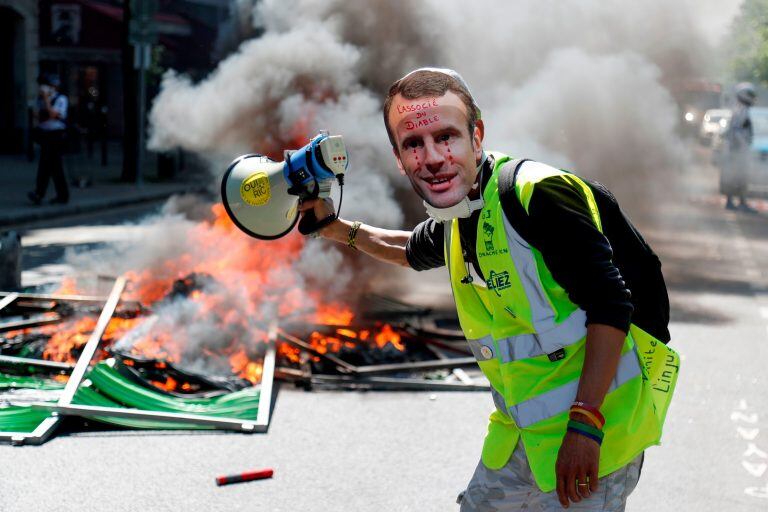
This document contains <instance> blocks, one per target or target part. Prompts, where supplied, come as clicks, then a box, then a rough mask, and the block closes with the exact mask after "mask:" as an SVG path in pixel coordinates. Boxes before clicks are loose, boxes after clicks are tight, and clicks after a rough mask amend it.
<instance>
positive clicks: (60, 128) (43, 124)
mask: <svg viewBox="0 0 768 512" xmlns="http://www.w3.org/2000/svg"><path fill="white" fill-rule="evenodd" d="M60 86H61V81H60V80H59V77H58V76H55V75H51V76H48V77H46V78H45V79H44V80H43V83H42V84H41V85H40V94H39V96H38V99H37V121H38V125H37V127H36V137H37V141H38V143H39V144H40V161H39V163H38V165H37V180H36V185H35V190H34V191H32V192H29V193H27V197H28V198H29V200H30V201H31V202H32V203H33V204H36V205H39V204H41V203H42V201H43V198H44V197H45V192H46V189H47V188H48V181H50V180H51V179H53V185H54V187H55V188H56V196H55V197H54V198H53V199H51V204H57V203H59V204H66V203H68V202H69V187H68V185H67V179H66V177H65V176H64V166H63V163H62V154H63V153H64V144H65V134H66V128H67V125H66V121H67V109H68V106H69V102H68V100H67V96H66V95H64V94H62V93H60V92H59V87H60Z"/></svg>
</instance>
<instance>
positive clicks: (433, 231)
mask: <svg viewBox="0 0 768 512" xmlns="http://www.w3.org/2000/svg"><path fill="white" fill-rule="evenodd" d="M443 246H444V242H443V224H442V223H440V222H437V221H435V220H434V219H427V220H425V221H424V222H422V223H421V224H419V225H418V226H416V228H414V230H413V233H412V234H411V238H409V239H408V242H407V243H406V244H405V257H406V258H407V259H408V263H409V264H410V265H411V267H413V268H414V269H415V270H429V269H432V268H438V267H442V266H444V265H445V255H444V254H443Z"/></svg>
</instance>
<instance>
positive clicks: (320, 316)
mask: <svg viewBox="0 0 768 512" xmlns="http://www.w3.org/2000/svg"><path fill="white" fill-rule="evenodd" d="M314 317H315V320H316V323H319V324H327V325H350V324H351V323H352V319H353V318H355V314H354V313H353V312H352V310H351V309H349V308H348V307H346V306H340V305H338V304H326V305H320V306H318V308H317V311H316V312H315V315H314Z"/></svg>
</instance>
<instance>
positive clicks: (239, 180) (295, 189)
mask: <svg viewBox="0 0 768 512" xmlns="http://www.w3.org/2000/svg"><path fill="white" fill-rule="evenodd" d="M284 158H285V160H284V161H283V162H275V161H274V160H271V159H269V158H267V157H265V156H263V155H257V154H249V155H242V156H240V157H238V158H236V159H235V160H234V162H232V163H231V164H230V166H229V168H227V171H226V172H225V173H224V177H223V178H222V180H221V198H222V201H223V202H224V208H225V209H226V211H227V214H228V215H229V217H230V218H231V219H232V221H233V222H234V223H235V225H236V226H237V227H238V228H240V229H241V230H242V231H244V232H245V233H247V234H249V235H251V236H253V237H255V238H259V239H262V240H274V239H276V238H280V237H282V236H285V235H287V234H288V233H290V232H291V231H292V230H293V228H294V226H295V225H296V222H297V221H298V219H299V201H303V200H305V199H314V198H326V197H329V196H330V193H331V185H332V184H333V182H334V181H336V182H338V184H339V187H340V188H341V191H342V193H343V191H344V188H343V187H344V173H345V172H346V170H347V166H348V162H349V160H348V155H347V150H346V148H345V146H344V140H343V139H342V137H341V135H333V136H329V135H328V133H327V132H320V134H319V135H317V136H316V137H314V138H313V139H312V140H310V142H309V144H307V145H306V146H304V147H303V148H301V149H298V150H295V151H290V150H289V151H285V154H284ZM342 198H343V196H342ZM339 208H341V200H339ZM337 211H338V210H337ZM335 219H336V215H331V216H329V217H327V218H325V219H319V220H318V219H316V218H315V216H314V214H313V213H312V211H311V210H309V211H307V212H306V213H305V214H304V217H303V218H302V219H301V221H300V222H299V231H300V232H301V233H302V234H304V235H308V234H310V233H314V232H315V231H317V230H319V229H321V228H323V227H325V226H327V225H328V224H330V223H331V222H333V221H334V220H335Z"/></svg>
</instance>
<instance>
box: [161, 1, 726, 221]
mask: <svg viewBox="0 0 768 512" xmlns="http://www.w3.org/2000/svg"><path fill="white" fill-rule="evenodd" d="M735 4H737V2H735V1H734V0H731V1H728V2H725V3H724V4H718V3H716V2H714V0H706V1H705V2H703V3H702V2H695V1H693V0H677V1H674V2H669V1H663V0H648V1H645V2H635V1H631V0H617V1H614V2H602V1H598V0H578V1H577V0H521V1H516V2H514V3H510V2H500V1H498V2H481V3H475V4H473V5H472V6H468V5H467V4H466V3H463V2H460V1H458V0H448V1H437V0H430V1H425V2H407V1H405V0H401V1H393V2H378V1H374V0H366V1H360V2H353V3H350V2H342V1H341V0H335V1H328V2H317V1H313V0H280V1H278V0H266V1H264V2H259V3H257V5H256V7H255V10H254V19H255V20H257V21H256V23H257V24H258V25H259V27H260V28H262V29H263V30H264V36H263V37H260V38H258V39H253V40H249V41H246V42H245V43H243V44H242V45H241V47H240V49H239V50H238V52H236V53H235V54H233V55H231V56H229V57H228V58H227V59H225V60H224V61H222V62H221V64H220V65H219V67H218V69H217V70H216V71H215V72H213V73H212V74H211V75H210V76H209V77H208V78H207V79H206V80H203V81H202V82H200V83H198V84H193V83H191V82H190V81H189V80H188V79H186V78H185V77H183V76H180V75H178V74H174V73H169V74H168V75H167V76H166V77H165V79H164V81H163V87H162V92H161V93H160V95H159V96H158V97H157V98H156V99H155V102H154V105H153V109H152V112H151V116H150V121H151V125H152V137H151V139H150V145H151V147H153V148H155V149H163V148H169V147H174V146H181V147H184V148H186V149H188V150H191V151H195V152H198V153H201V154H204V155H205V156H206V157H207V158H209V159H216V161H217V162H223V161H225V160H228V159H231V157H233V156H235V155H236V154H238V153H242V152H246V151H254V150H256V151H261V152H265V153H268V154H275V155H277V154H279V151H280V150H281V149H283V148H286V147H297V146H299V145H300V144H302V143H303V141H305V140H306V138H307V137H309V136H311V135H313V134H314V133H315V132H316V131H317V130H318V129H329V130H331V131H332V132H334V133H341V134H342V135H344V136H345V138H346V139H347V144H348V146H349V149H350V152H351V160H350V163H351V167H350V173H349V177H348V179H347V190H346V191H345V193H346V195H347V199H346V200H345V213H346V214H348V215H349V216H350V217H356V218H360V219H361V220H365V221H368V222H371V223H375V224H378V225H382V226H385V227H396V226H399V225H401V224H402V223H403V221H404V220H405V218H406V216H405V215H404V213H403V212H404V211H408V213H411V212H413V211H414V208H408V207H406V208H405V209H404V208H403V205H402V203H400V204H398V202H396V201H395V200H394V199H393V197H395V196H396V195H398V194H399V192H398V191H403V190H406V189H408V188H409V185H408V183H407V181H406V180H404V179H403V178H402V177H400V176H399V175H398V174H397V172H396V171H395V165H394V159H393V158H392V155H391V151H390V148H389V146H388V143H387V140H386V135H385V132H384V129H383V125H382V121H381V114H380V112H379V109H380V104H381V101H382V96H383V93H384V92H385V90H386V87H387V86H388V84H390V83H391V82H392V81H393V80H395V79H396V78H398V77H400V76H401V75H402V74H404V73H405V72H407V71H409V70H410V69H413V68H415V67H418V66H423V65H440V66H448V67H453V68H455V69H457V70H458V71H459V72H460V73H462V75H463V76H464V77H465V78H466V80H467V81H468V82H469V84H470V86H471V88H472V90H473V92H474V94H475V95H476V96H477V99H478V102H479V103H480V105H481V107H482V108H483V113H484V118H485V120H486V136H487V139H486V142H487V143H486V146H487V147H489V148H494V149H498V150H502V151H506V152H509V153H512V154H515V155H519V156H527V157H531V158H536V159H540V160H543V161H546V162H548V163H552V164H554V165H561V166H568V167H569V168H571V169H573V170H575V171H576V172H579V173H581V174H584V175H586V176H589V177H595V178H598V179H601V180H604V181H605V182H606V183H607V184H608V185H609V186H611V187H614V188H618V189H621V188H622V187H624V186H626V187H627V188H630V187H634V185H631V183H632V182H633V180H635V179H636V178H642V179H647V178H648V177H649V176H652V175H654V173H663V174H664V175H665V176H667V175H669V174H670V172H669V170H670V169H675V168H679V167H681V166H684V165H685V164H686V157H687V155H686V150H685V147H684V146H683V144H682V143H681V141H680V140H679V138H678V136H677V135H676V133H675V124H676V122H677V117H676V116H677V111H676V107H675V104H674V100H673V92H674V91H673V87H674V86H675V84H677V83H679V82H680V81H681V80H685V79H688V78H698V77H700V76H701V75H702V74H703V73H704V72H705V71H706V69H707V67H708V59H709V56H708V53H709V50H710V44H711V43H710V41H712V40H713V36H712V34H713V33H721V32H722V27H724V26H726V25H727V23H726V22H723V21H722V20H720V19H718V13H722V18H723V19H725V20H727V19H728V18H729V17H731V16H733V14H734V12H735V8H734V5H735ZM717 5H721V6H722V7H721V8H720V10H718V7H717ZM214 171H215V172H214V173H215V174H218V173H219V172H222V171H223V168H222V169H215V170H214ZM617 192H620V190H617ZM414 203H418V201H414ZM408 206H412V205H408ZM415 210H416V211H418V208H416V209H415ZM417 218H418V217H416V218H414V217H413V215H408V219H409V220H408V222H407V224H409V225H412V223H413V222H414V221H415V220H417Z"/></svg>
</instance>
